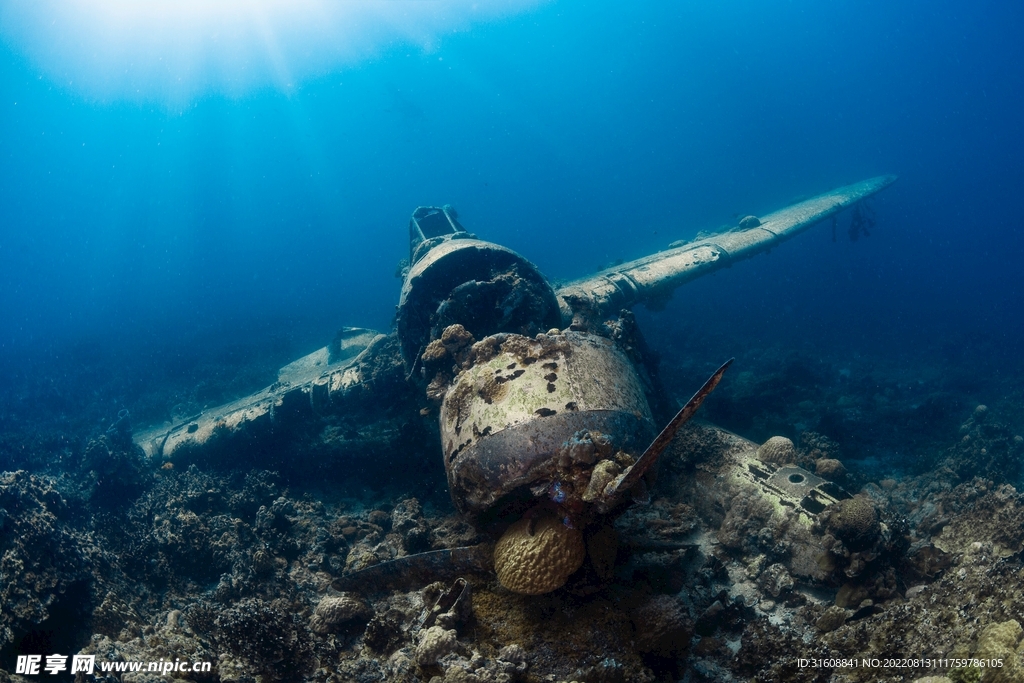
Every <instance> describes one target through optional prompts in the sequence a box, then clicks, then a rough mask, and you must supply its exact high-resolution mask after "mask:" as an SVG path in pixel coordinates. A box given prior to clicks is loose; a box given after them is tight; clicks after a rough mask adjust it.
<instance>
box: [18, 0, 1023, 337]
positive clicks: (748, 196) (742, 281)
mask: <svg viewBox="0 0 1024 683" xmlns="http://www.w3.org/2000/svg"><path fill="white" fill-rule="evenodd" d="M1021 35H1024V21H1022V11H1021V10H1020V9H1019V8H1015V7H1014V6H1013V4H1012V3H1000V2H978V1H976V0H975V1H971V2H943V3H934V2H924V1H921V2H903V3H890V2H852V1H850V2H832V3H821V2H789V3H761V2H725V3H709V4H707V6H704V4H701V6H699V7H694V6H691V4H690V3H686V4H683V3H652V4H649V5H647V4H644V3H640V4H639V5H638V4H637V3H610V2H609V3H570V2H553V3H548V4H543V5H540V6H539V7H535V8H533V9H530V10H528V11H523V12H521V13H518V14H512V15H510V16H508V17H506V18H503V19H500V20H494V21H490V22H485V23H477V24H474V25H473V26H472V27H471V28H470V30H468V31H459V32H455V33H451V34H445V35H440V36H438V37H437V39H436V43H435V48H434V49H432V50H423V49H421V48H418V47H416V46H415V45H406V44H402V43H401V42H397V43H394V44H392V45H390V46H388V47H386V48H384V49H382V50H381V51H379V52H378V53H376V54H375V55H373V56H372V57H368V58H367V60H366V61H364V62H361V63H354V64H348V65H345V66H341V67H338V68H337V69H335V70H334V71H332V72H331V73H329V74H326V75H321V76H319V77H316V78H309V79H307V80H305V81H303V82H299V83H296V84H295V87H294V88H292V89H291V90H289V91H288V92H281V91H279V90H278V89H275V88H273V87H271V86H268V87H266V88H262V89H256V90H253V91H251V92H249V93H248V94H244V95H241V96H238V95H230V96H229V95H222V94H217V93H216V92H213V93H211V92H206V93H203V94H200V95H197V96H196V97H195V98H193V99H192V100H191V101H189V102H187V103H186V104H185V105H184V106H179V105H175V106H168V105H166V104H165V103H162V102H161V101H160V97H159V93H158V92H154V93H153V94H152V96H147V94H146V93H142V95H141V96H131V97H124V98H120V99H119V98H117V97H106V98H102V99H100V98H95V97H93V96H90V95H89V94H88V93H86V92H81V91H79V90H76V89H75V87H74V85H73V84H72V85H67V84H66V83H62V82H58V79H57V78H55V77H53V76H52V75H50V74H48V73H45V72H44V71H43V70H41V69H40V68H38V67H37V66H35V65H34V63H33V62H32V61H31V60H30V58H28V57H26V56H24V53H23V51H22V50H21V49H20V48H21V46H19V45H18V44H17V41H15V40H10V39H5V42H4V44H3V46H2V48H0V69H2V70H0V93H2V96H0V349H3V350H7V351H11V350H19V349H23V348H26V347H28V348H36V347H42V346H46V345H48V344H52V343H54V342H55V341H61V340H71V341H74V340H76V339H94V340H101V341H102V343H103V344H106V345H110V346H112V347H116V348H120V349H123V350H124V352H126V353H134V352H139V353H145V352H146V350H147V349H151V348H153V344H154V341H155V340H167V339H171V340H173V339H181V340H187V339H190V338H196V337H195V335H200V336H202V338H204V339H210V338H215V339H229V338H231V337H232V336H234V335H238V334H245V335H253V336H255V337H257V338H258V336H259V335H262V334H269V333H271V332H273V333H276V334H280V333H282V332H283V333H286V334H288V335H290V336H291V338H292V339H293V341H294V343H295V344H296V347H297V348H301V349H302V350H311V349H312V348H315V347H316V346H319V345H321V344H323V343H324V342H326V341H327V340H328V339H329V338H330V335H331V333H332V332H333V331H334V330H335V329H336V328H337V327H339V326H341V325H364V326H370V327H376V328H379V329H386V328H387V327H388V326H389V325H390V321H391V318H392V315H393V312H394V304H395V303H396V302H397V298H398V289H399V285H400V283H399V281H398V280H396V279H395V277H394V272H395V268H396V265H397V263H398V261H399V259H400V258H402V257H403V256H404V255H405V254H406V253H407V242H406V239H407V237H406V222H407V220H408V216H409V214H410V212H411V211H412V209H413V208H415V207H416V206H417V205H420V204H441V203H446V202H450V203H452V204H454V205H455V206H456V207H457V208H458V209H459V212H460V216H461V218H462V220H463V223H464V224H465V225H466V226H467V227H468V228H469V229H470V230H472V231H474V232H477V233H478V234H479V235H480V236H482V237H484V238H486V239H490V240H493V241H496V242H499V243H502V244H505V245H507V246H509V247H512V248H513V249H516V250H518V251H520V252H521V253H523V254H524V255H526V256H527V257H528V258H531V259H532V260H534V261H535V262H536V263H537V264H538V265H539V266H540V267H541V269H542V270H543V271H544V272H545V273H546V274H548V275H549V276H550V277H553V278H571V277H576V276H580V275H583V274H585V273H587V272H589V271H592V270H594V269H595V268H597V267H598V266H599V265H602V264H606V263H608V262H609V261H611V260H613V259H616V258H625V259H628V258H633V257H636V256H640V255H643V254H645V253H649V252H651V251H653V250H655V249H658V248H661V247H664V246H665V245H667V244H668V243H669V242H671V241H673V240H675V239H679V238H682V237H690V236H692V235H693V234H694V233H695V232H696V231H697V230H699V229H704V228H715V227H717V226H719V225H722V224H725V223H732V222H733V221H734V216H735V215H737V214H738V215H745V214H748V213H754V214H763V213H767V212H768V211H770V210H772V209H775V208H779V207H781V206H783V205H785V204H787V203H789V202H790V201H792V200H794V199H796V198H799V197H800V196H806V195H810V194H815V193H818V192H821V191H824V190H826V189H829V188H830V187H833V186H835V185H838V184H842V183H846V182H852V181H856V180H860V179H863V178H866V177H869V176H873V175H877V174H881V173H896V174H898V175H899V176H900V181H899V182H898V183H897V184H896V185H895V186H894V187H892V188H891V189H889V190H887V191H886V192H885V193H884V194H883V195H882V196H880V197H879V198H878V200H877V201H876V202H875V209H876V212H877V217H878V221H879V222H878V225H877V227H876V229H875V231H874V232H873V234H872V235H871V237H870V238H866V239H861V240H860V241H858V242H856V243H850V242H849V241H847V240H846V239H845V236H844V234H843V232H842V231H840V241H839V242H837V243H833V242H832V241H831V235H830V231H829V230H828V227H827V226H821V227H819V228H817V229H816V230H815V231H813V232H811V233H808V234H806V235H804V236H802V237H800V238H799V239H797V240H795V241H793V242H791V243H789V244H787V245H784V246H783V247H781V248H779V249H776V250H775V251H774V252H773V253H772V254H771V255H769V256H759V257H757V258H756V259H754V260H752V261H749V262H746V263H743V264H741V265H739V266H737V267H735V268H733V269H731V270H729V271H727V272H724V273H721V274H718V275H716V276H713V277H712V278H709V279H707V280H706V281H703V282H698V283H694V284H693V285H691V286H689V287H688V288H687V289H685V290H681V291H680V292H678V293H677V294H676V298H675V301H674V302H673V303H672V304H671V305H670V306H669V308H668V310H667V312H666V313H664V314H660V315H659V316H654V317H653V324H658V321H665V320H666V319H667V318H665V317H664V316H670V317H671V318H670V319H671V320H672V321H673V325H680V324H691V322H692V324H710V325H719V326H721V327H723V328H724V329H730V330H733V331H742V332H743V334H744V335H745V336H744V339H746V340H749V343H751V344H760V343H772V342H778V341H779V340H787V339H791V338H792V339H804V340H806V339H811V340H815V341H818V342H820V343H848V344H850V345H851V348H855V349H856V348H859V347H862V348H863V349H865V350H869V349H870V350H879V349H880V350H882V351H883V352H884V351H885V350H886V349H897V348H898V349H900V351H901V353H906V351H907V349H913V348H916V347H919V346H920V347H925V346H928V345H933V344H935V343H936V340H939V341H940V342H943V341H944V342H945V343H951V344H972V343H979V342H978V340H979V339H981V338H984V339H985V340H986V341H985V343H987V344H990V345H993V344H994V345H995V346H996V347H998V350H999V351H1000V352H1004V353H1006V354H1007V355H1008V356H1019V355H1020V354H1019V352H1020V341H1019V340H1020V339H1021V335H1022V333H1024V322H1022V316H1021V315H1020V309H1021V305H1020V303H1021V302H1020V299H1021V282H1022V276H1021V274H1020V262H1021V255H1022V254H1024V249H1022V246H1024V240H1022V238H1021V227H1022V221H1024V219H1022V216H1024V205H1022V202H1021V200H1020V196H1021V191H1020V188H1021V185H1022V183H1021V181H1022V180H1024V178H1022V176H1024V169H1022V158H1024V157H1022V153H1024V144H1022V135H1024V133H1022V126H1021V111H1022V105H1024V88H1022V85H1024V83H1022V81H1024V61H1022V52H1024V41H1021V39H1020V36H1021Z"/></svg>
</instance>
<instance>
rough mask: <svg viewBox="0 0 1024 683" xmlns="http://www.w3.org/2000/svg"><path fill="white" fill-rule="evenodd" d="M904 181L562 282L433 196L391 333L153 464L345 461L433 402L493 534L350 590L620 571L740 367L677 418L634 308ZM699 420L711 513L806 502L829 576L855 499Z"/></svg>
mask: <svg viewBox="0 0 1024 683" xmlns="http://www.w3.org/2000/svg"><path fill="white" fill-rule="evenodd" d="M895 180H896V178H895V176H879V177H875V178H871V179H868V180H864V181H862V182H858V183H854V184H851V185H846V186H843V187H839V188H836V189H834V190H831V191H829V192H826V193H824V194H820V195H818V196H816V197H813V198H811V199H808V200H806V201H802V202H799V203H797V204H794V205H792V206H789V207H786V208H784V209H781V210H779V211H775V212H773V213H770V214H768V215H766V216H761V217H754V216H747V217H745V218H743V219H742V220H741V221H740V222H739V225H737V226H736V227H735V228H734V229H731V230H729V231H727V232H722V233H719V234H715V235H711V236H708V237H703V238H698V239H696V240H694V241H691V242H687V243H674V244H673V245H672V246H671V247H670V248H668V249H666V250H664V251H659V252H657V253H655V254H652V255H650V256H647V257H644V258H640V259H637V260H634V261H630V262H628V263H622V264H620V265H616V266H614V267H612V268H608V269H606V270H602V271H601V272H598V273H596V274H594V275H591V276H589V277H586V278H583V279H581V280H577V281H575V282H571V283H568V284H565V285H563V286H560V287H558V288H557V289H556V288H555V287H553V286H552V285H551V284H550V283H549V282H548V280H547V279H545V277H544V276H543V275H542V274H541V273H540V272H539V271H538V270H537V268H536V267H535V266H534V265H533V264H532V263H530V262H529V261H528V260H526V259H525V258H524V257H522V256H520V255H519V254H517V253H515V252H514V251H511V250H510V249H507V248H505V247H502V246H500V245H497V244H493V243H491V242H486V241H483V240H480V239H478V238H477V237H476V235H474V234H472V233H470V232H467V231H466V229H465V228H464V227H463V226H462V225H461V224H460V223H459V221H458V218H457V216H456V214H455V212H454V210H452V209H451V208H450V207H441V208H435V207H421V208H418V209H416V211H415V212H414V213H413V215H412V218H411V220H410V224H409V225H410V235H409V239H410V257H409V263H408V267H407V270H406V272H405V277H404V284H403V287H402V292H401V298H400V301H399V304H398V309H397V316H396V324H395V329H394V330H393V331H392V332H390V333H388V334H383V333H379V332H375V331H373V330H367V329H361V328H345V329H343V330H342V331H341V332H339V333H338V335H337V336H336V337H335V339H334V340H333V341H332V342H331V344H329V345H328V346H326V347H324V348H322V349H319V350H317V351H315V352H313V353H311V354H309V355H307V356H305V357H303V358H300V359H298V360H296V361H294V362H293V363H290V364H288V365H286V366H285V367H283V368H281V370H280V371H279V373H278V379H277V381H276V382H275V383H274V384H272V385H271V386H269V387H267V388H265V389H263V390H261V391H259V392H257V393H255V394H253V395H251V396H247V397H244V398H242V399H239V400H236V401H234V402H231V403H229V404H227V405H223V406H219V407H216V408H213V409H209V410H205V411H203V412H202V413H201V414H198V415H194V416H189V417H187V418H185V419H182V420H179V421H177V422H176V423H174V424H169V425H163V426H160V427H156V428H153V429H150V430H148V431H145V432H141V433H137V434H136V435H135V441H136V443H137V444H138V445H140V446H141V447H142V448H143V450H144V451H145V453H146V454H147V455H148V456H149V457H150V458H152V459H154V460H157V461H166V462H168V463H174V464H176V465H187V464H189V463H193V462H196V463H204V462H206V463H209V462H214V461H226V462H238V463H242V462H247V461H252V460H254V459H255V460H258V461H259V462H261V463H262V464H267V463H269V465H270V466H273V465H274V464H279V465H283V464H285V463H287V466H289V467H295V466H304V467H307V468H313V469H315V468H318V467H319V468H323V469H324V470H325V472H326V471H327V470H328V469H330V468H332V467H340V466H341V465H339V464H338V463H340V462H344V461H345V459H346V458H348V459H352V458H355V459H359V458H367V457H372V454H374V453H383V452H386V451H387V450H388V449H394V448H400V447H401V441H402V439H403V424H405V422H406V421H407V420H408V417H409V415H410V414H413V413H415V414H418V415H420V416H435V415H436V425H437V428H436V432H435V434H434V435H433V438H435V439H436V443H437V447H436V451H437V457H438V458H440V459H442V462H443V465H444V470H445V472H446V474H447V479H448V488H449V491H450V493H451V498H452V501H453V502H454V504H455V507H456V508H457V509H458V511H459V512H460V513H462V514H463V515H466V516H468V518H469V519H471V520H473V522H474V523H475V524H476V525H477V526H479V527H480V528H485V529H487V530H488V531H489V532H490V533H491V535H492V537H494V538H497V541H496V543H485V544H481V545H479V546H474V547H469V548H448V549H441V550H428V551H425V552H422V553H416V554H412V555H408V556H406V557H403V558H400V559H396V560H392V561H390V562H385V563H381V564H377V565H370V566H367V567H358V568H357V571H353V572H350V573H349V574H348V575H346V576H345V577H341V578H339V579H337V580H336V586H337V587H339V588H344V587H347V586H354V585H360V584H362V585H366V584H368V583H369V584H372V583H374V582H377V583H380V582H382V581H386V580H388V579H389V577H394V576H401V575H403V573H404V574H408V573H410V572H411V573H416V574H424V575H430V576H442V575H446V574H447V575H458V574H459V572H460V571H461V570H463V569H466V568H476V569H483V570H489V569H490V568H491V567H493V568H494V570H495V571H496V572H497V576H498V578H499V580H500V582H501V584H502V585H503V586H505V587H506V588H508V589H510V590H512V591H514V592H518V593H522V594H528V595H535V594H543V593H547V592H550V591H553V590H555V589H558V588H560V587H562V586H563V585H565V584H566V582H567V581H568V580H569V578H570V576H572V575H573V574H575V573H577V572H578V570H579V569H580V568H581V566H583V565H584V563H585V561H586V560H587V558H588V557H589V558H590V560H591V563H592V565H594V566H595V567H597V568H598V571H597V574H598V575H602V574H603V575H607V573H608V571H609V569H608V567H607V566H603V565H607V563H608V560H607V555H608V554H607V552H603V551H602V550H601V547H602V545H604V546H607V545H608V544H609V543H618V542H619V541H618V539H615V540H614V541H609V540H608V537H609V532H608V530H609V529H610V522H611V520H613V519H614V518H615V517H616V516H617V515H618V514H620V513H621V512H622V511H623V510H624V509H625V508H626V507H628V506H629V504H630V503H632V502H634V501H646V500H648V498H649V490H648V489H649V486H648V482H647V479H648V478H649V477H650V476H652V474H653V473H654V472H655V470H656V467H655V465H656V464H657V460H658V457H659V455H660V454H661V453H662V452H663V451H664V450H665V448H666V447H667V446H668V445H669V443H670V442H671V440H672V438H673V436H674V435H675V434H676V432H677V430H678V429H679V427H681V426H682V424H683V423H684V422H686V420H688V419H689V418H690V417H691V416H692V415H693V413H694V412H695V411H696V410H697V408H698V407H699V405H700V402H701V401H702V400H703V399H704V397H706V396H707V395H708V394H709V393H710V392H711V391H712V390H713V389H714V387H715V385H716V384H717V382H718V381H719V380H720V379H721V377H722V374H723V372H725V369H726V366H727V365H728V363H726V364H725V365H723V366H722V367H721V368H720V369H719V370H718V372H716V373H715V374H714V375H713V376H712V377H711V378H710V379H709V380H708V382H707V383H706V384H705V385H704V387H702V388H700V390H699V391H697V393H696V394H695V395H694V398H693V399H692V400H691V401H690V402H688V403H687V404H686V405H685V406H683V408H682V409H681V410H680V411H679V412H678V413H676V415H675V417H674V418H672V419H671V420H669V417H670V415H668V412H669V411H667V410H666V405H667V400H666V397H665V396H664V391H663V390H662V388H661V386H660V384H659V382H658V380H657V376H656V372H655V368H654V366H653V365H652V364H651V363H650V362H649V359H648V358H647V357H646V354H647V352H646V347H645V345H644V343H643V338H642V336H641V334H640V331H639V330H638V329H637V326H636V323H635V321H634V320H633V318H632V315H631V314H630V309H631V307H633V306H635V305H636V304H638V303H644V302H648V303H650V302H655V303H656V302H657V301H658V300H659V299H660V300H663V299H664V298H666V297H668V296H669V295H671V293H672V292H673V291H674V290H675V289H676V288H677V287H679V286H680V285H683V284H685V283H686V282H688V281H690V280H693V279H695V278H697V277H700V276H702V275H706V274H708V273H711V272H714V271H716V270H719V269H721V268H725V267H729V266H731V265H733V264H734V263H736V262H738V261H741V260H743V259H746V258H749V257H751V256H754V255H756V254H758V253H762V252H765V251H767V250H769V249H771V248H773V247H775V246H776V245H778V244H779V243H781V242H783V241H785V240H787V239H790V238H791V237H794V236H796V235H798V234H799V233H801V232H803V231H805V230H807V229H808V228H810V227H812V226H813V225H815V224H818V223H821V222H823V221H825V220H827V219H829V218H832V217H834V216H835V215H836V214H837V213H839V212H840V211H843V210H844V209H847V208H849V207H852V206H856V205H858V202H861V201H862V200H864V199H866V198H867V197H870V196H872V195H874V194H875V193H877V192H880V191H881V190H883V189H885V188H886V187H888V186H889V185H891V184H892V183H893V182H894V181H895ZM673 412H674V411H673ZM662 424H667V426H666V427H665V428H664V429H663V430H662V429H660V427H661V426H662ZM701 429H702V430H704V433H705V436H704V437H703V438H704V442H706V443H711V444H713V446H712V448H713V449H715V453H714V454H713V457H710V456H708V455H707V454H705V460H710V461H713V462H714V463H715V466H714V467H713V468H705V469H704V470H702V471H701V472H700V473H699V474H698V475H697V476H696V477H695V478H694V482H693V485H694V486H697V487H701V488H702V489H703V492H702V493H701V495H700V496H699V498H700V499H701V500H704V501H706V502H707V504H708V505H710V506H714V505H715V504H716V503H715V501H716V500H717V501H721V500H722V499H723V498H726V499H727V498H735V497H736V496H737V495H738V494H737V491H747V492H748V493H749V494H750V495H756V496H757V497H759V498H760V499H762V500H764V501H767V503H768V505H769V506H770V508H771V509H772V510H775V511H776V513H777V514H779V515H783V514H788V515H795V516H796V517H797V518H798V519H799V520H801V521H800V523H796V524H790V525H788V528H789V532H787V534H788V538H787V542H788V543H789V544H790V545H791V546H792V548H793V549H794V550H793V552H791V553H789V557H790V561H789V566H788V567H787V569H788V571H789V572H790V573H792V574H793V575H794V576H797V577H800V578H803V579H806V580H809V581H814V580H820V579H824V578H825V576H826V575H827V574H829V573H830V572H832V571H833V570H834V568H833V567H829V566H827V565H823V563H822V562H820V558H821V557H822V556H824V555H827V553H826V552H825V551H824V549H823V548H822V546H821V543H822V534H821V533H820V530H819V532H818V533H815V531H814V529H815V525H814V524H813V521H814V520H815V519H816V518H817V516H818V515H819V514H821V513H822V512H823V511H824V510H826V509H827V508H830V507H832V506H835V505H837V504H838V503H839V502H840V501H842V500H844V499H849V498H850V496H849V495H848V494H846V493H845V492H844V491H843V490H842V489H841V488H840V487H839V486H838V485H836V484H835V483H833V482H831V481H829V480H828V479H827V478H826V477H823V476H819V475H818V474H815V473H812V472H810V471H808V470H806V469H803V468H801V467H798V466H796V465H795V464H792V463H791V462H788V461H787V459H786V457H785V455H784V454H781V455H780V454H776V453H770V451H771V450H772V449H771V448H770V446H771V443H770V442H769V444H765V446H762V447H761V448H760V451H759V448H758V445H756V444H753V443H751V442H749V441H747V440H745V439H743V438H742V437H739V436H737V435H734V434H731V433H729V432H726V431H725V430H721V429H718V428H716V427H714V426H711V425H704V426H702V428H701ZM766 447H769V448H768V450H767V451H766ZM759 452H760V456H759ZM766 452H769V455H768V456H766V455H765V453H766ZM718 504H719V505H721V503H720V502H719V503H718ZM856 507H857V506H853V507H852V508H851V510H850V511H849V512H848V513H846V516H848V517H850V518H851V519H852V520H853V521H850V522H849V524H848V526H850V529H845V528H844V530H843V531H840V532H839V533H840V535H842V534H843V533H846V534H847V535H848V538H847V541H848V542H849V543H850V544H852V545H853V546H860V545H864V546H867V545H871V543H872V542H873V536H874V535H877V532H878V529H877V522H876V521H875V520H874V518H873V515H867V513H866V511H864V510H858V509H854V508H856ZM858 513H863V514H862V515H861V516H863V517H865V519H864V520H860V519H857V515H858ZM868 517H870V519H867V518H868ZM858 524H859V525H860V526H858ZM862 527H863V528H862ZM627 541H628V539H623V542H627ZM613 555H614V553H613Z"/></svg>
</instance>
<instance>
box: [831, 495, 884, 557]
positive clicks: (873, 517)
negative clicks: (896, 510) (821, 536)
mask: <svg viewBox="0 0 1024 683" xmlns="http://www.w3.org/2000/svg"><path fill="white" fill-rule="evenodd" d="M828 525H829V529H830V530H831V531H832V532H833V533H834V534H835V535H836V536H837V537H839V538H840V539H842V541H843V542H844V543H846V545H847V546H849V547H850V549H851V550H856V549H859V548H864V547H867V546H869V545H871V542H872V541H873V540H874V539H875V536H876V535H877V534H878V530H879V527H878V515H877V514H875V508H874V506H873V505H872V504H871V502H870V501H868V500H867V499H866V498H850V499H848V500H844V501H841V502H840V503H837V504H836V506H835V509H834V510H833V511H832V515H831V516H830V517H829V522H828Z"/></svg>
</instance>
